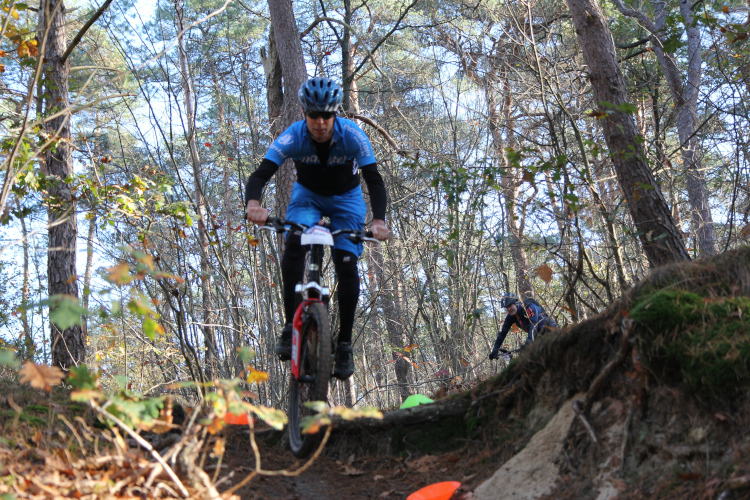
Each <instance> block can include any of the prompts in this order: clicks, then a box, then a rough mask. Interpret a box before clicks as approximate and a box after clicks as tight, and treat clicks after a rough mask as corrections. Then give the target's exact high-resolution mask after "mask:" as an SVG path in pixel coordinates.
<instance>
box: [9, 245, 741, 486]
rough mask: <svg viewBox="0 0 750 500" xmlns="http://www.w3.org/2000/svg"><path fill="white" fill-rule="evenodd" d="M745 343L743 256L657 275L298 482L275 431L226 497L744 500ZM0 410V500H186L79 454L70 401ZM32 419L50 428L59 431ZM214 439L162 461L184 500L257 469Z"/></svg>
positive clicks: (338, 431)
mask: <svg viewBox="0 0 750 500" xmlns="http://www.w3.org/2000/svg"><path fill="white" fill-rule="evenodd" d="M748 332H750V248H744V249H741V250H737V251H733V252H728V253H726V254H723V255H720V256H717V257H715V258H713V259H710V260H704V261H696V262H692V263H688V264H681V265H673V266H667V267H664V268H660V269H658V270H657V271H656V272H655V273H652V275H651V276H649V278H648V279H646V280H644V281H643V282H641V283H639V284H638V285H636V286H635V287H634V288H633V289H631V290H630V291H628V292H627V293H626V294H625V295H624V296H623V297H622V298H621V299H620V300H618V301H617V302H615V303H614V304H612V305H611V306H610V307H609V308H607V309H606V310H604V311H602V312H601V313H600V314H599V315H598V316H596V317H594V318H591V319H589V320H587V321H585V322H582V323H580V324H578V325H574V326H572V327H570V328H567V329H564V330H560V331H557V332H553V333H550V334H548V335H546V336H545V337H542V338H541V339H539V340H537V341H536V342H535V343H534V344H532V345H531V346H530V347H529V348H527V349H525V350H524V352H523V353H522V355H521V356H520V357H519V358H517V359H516V360H514V361H513V362H512V363H511V364H510V365H509V366H508V367H507V368H506V369H505V370H504V371H503V372H501V374H500V375H498V376H496V377H492V378H489V379H487V380H484V381H482V382H480V383H479V384H477V385H476V386H475V387H473V388H471V389H470V390H468V391H466V392H464V393H460V394H454V395H451V396H448V397H445V398H443V399H438V400H437V401H435V402H434V403H431V404H428V405H420V406H417V407H415V408H408V409H403V410H391V411H384V418H383V419H382V420H373V419H358V420H354V421H352V422H347V423H339V422H336V423H335V425H334V428H333V431H332V433H331V438H330V441H329V442H328V443H327V445H326V446H325V448H324V449H323V451H322V453H321V455H320V456H319V457H317V459H316V460H315V461H314V462H313V463H312V465H311V466H310V467H309V468H308V469H307V470H305V471H304V472H302V473H300V474H298V475H297V476H294V477H290V474H289V473H290V472H293V471H296V470H299V469H300V468H301V467H303V465H304V462H302V461H299V460H297V459H295V458H294V457H293V456H292V454H291V453H290V452H289V451H288V449H287V447H286V446H285V444H284V439H283V433H282V432H280V431H274V430H270V429H268V428H267V429H262V428H259V429H258V432H257V434H256V438H257V439H256V442H257V449H258V454H259V456H260V465H261V469H262V470H264V471H272V472H271V473H270V475H256V476H255V477H253V478H252V479H251V480H249V481H248V482H247V483H246V484H245V485H244V486H243V487H241V488H239V489H237V491H235V492H234V494H235V495H236V496H235V497H234V498H240V499H243V500H244V499H271V498H274V499H276V498H279V499H292V500H293V499H302V500H308V499H309V500H316V499H380V498H383V499H405V498H407V497H408V496H409V495H410V494H411V493H413V492H415V491H417V490H419V489H420V488H423V487H425V486H427V485H430V484H432V483H436V482H442V481H458V482H460V483H461V487H460V488H459V489H458V490H457V491H456V493H455V494H454V495H453V499H452V500H459V499H460V500H469V499H476V500H480V499H481V500H486V499H494V498H512V499H548V500H551V499H569V498H570V499H573V498H575V499H597V500H606V499H610V498H617V499H620V500H630V499H632V500H635V499H651V498H654V499H655V498H658V499H666V500H673V499H674V500H677V499H684V498H701V499H703V498H705V499H721V500H734V499H744V498H750V465H749V464H750V390H749V389H750V336H749V335H748ZM0 394H2V395H0V398H1V399H0V402H3V403H5V402H7V403H8V405H10V406H11V407H12V408H13V409H12V410H9V411H5V412H3V413H2V417H3V418H2V422H0V423H2V424H3V436H2V439H0V476H2V477H6V478H9V479H7V480H6V482H0V494H6V493H7V494H12V495H13V496H10V497H7V498H19V499H20V498H34V499H36V498H48V497H50V495H52V493H55V494H54V495H52V496H56V497H60V498H91V499H94V498H96V499H99V498H113V499H114V498H123V495H124V493H127V494H126V495H124V496H127V495H130V496H134V495H135V496H141V497H146V498H178V497H180V498H184V497H185V496H184V495H183V496H181V495H178V494H177V490H178V489H179V488H178V483H175V482H173V481H172V482H170V478H168V477H167V476H166V475H162V476H159V480H158V481H156V482H154V481H153V479H147V478H152V477H153V478H156V477H157V476H153V475H152V472H151V471H152V470H155V471H157V472H158V471H159V470H160V469H158V467H157V468H154V467H155V464H154V463H153V460H151V457H149V455H148V453H146V452H144V451H143V450H139V449H137V446H133V445H128V444H127V443H124V442H123V441H122V440H121V439H120V438H117V437H116V436H115V437H112V436H110V437H108V438H106V439H104V438H103V439H101V440H99V441H97V439H94V438H93V437H92V436H93V434H94V432H95V430H94V429H93V428H92V427H91V426H90V423H93V420H92V419H91V414H89V415H88V416H87V419H88V420H89V423H86V419H84V418H81V417H80V415H84V416H86V415H85V414H80V413H79V414H75V413H74V409H73V407H72V405H71V406H69V407H68V408H67V409H66V407H65V404H66V403H65V401H64V399H65V398H67V402H68V404H69V403H70V394H69V393H68V394H64V393H63V391H58V392H56V391H53V392H52V393H50V394H48V393H46V392H44V391H40V390H30V389H25V390H24V389H23V387H19V386H17V385H16V386H6V387H4V388H3V389H2V392H0ZM79 407H80V405H79ZM84 409H85V407H84ZM31 412H38V413H39V414H42V415H44V414H48V415H50V416H53V417H56V416H57V415H56V414H58V413H60V412H67V413H66V415H65V416H66V419H67V422H65V424H66V425H65V426H63V425H62V423H61V422H60V421H58V419H56V418H40V417H33V415H31ZM23 415H26V417H24V418H20V417H21V416H23ZM60 420H63V419H60ZM53 423H55V424H56V427H52V424H53ZM74 424H75V425H74ZM40 426H41V427H40ZM74 429H75V432H73V434H72V435H71V434H70V432H68V431H69V430H70V431H72V430H74ZM218 429H219V430H218V432H216V429H214V431H213V432H215V434H207V433H206V432H204V431H200V430H199V431H198V434H193V435H194V436H199V435H200V436H204V437H205V438H208V439H207V440H206V441H205V444H204V446H203V448H202V450H201V452H200V453H199V454H198V453H194V454H192V455H190V456H191V457H192V462H191V463H192V464H200V466H201V467H203V470H204V471H205V472H201V471H199V470H197V469H196V468H195V466H191V465H190V464H188V465H187V466H185V465H184V464H183V465H182V467H183V469H182V470H181V469H180V467H179V466H180V460H178V467H177V469H176V470H177V472H178V475H180V477H181V479H182V481H183V482H185V485H187V487H188V488H190V489H189V491H187V493H189V495H190V498H208V497H207V496H206V492H205V491H203V490H202V489H201V487H202V486H201V483H200V481H198V482H196V480H195V479H196V474H197V475H198V476H202V477H203V478H204V483H202V484H203V485H205V484H206V483H205V480H210V481H213V482H214V483H213V484H215V487H214V488H215V489H214V491H216V492H218V493H222V492H227V491H228V490H229V489H230V488H231V487H232V486H233V485H237V484H238V483H240V482H241V481H242V480H243V479H244V478H246V477H247V476H248V475H249V474H251V473H253V471H254V470H255V468H256V466H257V464H256V460H255V455H254V453H253V448H252V446H251V440H250V434H249V431H248V429H247V428H246V427H241V426H227V427H224V428H223V429H221V428H218ZM201 432H202V434H201ZM102 436H103V434H102ZM61 438H62V440H61ZM107 440H109V442H110V443H112V444H114V445H116V446H114V448H112V447H110V449H106V448H105V447H104V444H105V443H106V441H107ZM86 441H88V442H89V443H91V444H88V445H87V444H86ZM181 442H184V438H183V440H182V441H181ZM186 444H187V445H189V444H190V442H187V443H186ZM78 445H80V446H81V448H78ZM185 448H187V446H186V447H185ZM86 449H88V452H87V453H84V454H83V455H82V456H77V454H78V453H79V452H78V451H77V450H84V451H85V450H86ZM108 454H109V455H108ZM191 467H192V468H191ZM217 467H220V470H219V471H218V473H217V470H216V469H217ZM186 470H187V471H191V470H192V472H189V473H187V474H186V473H185V471H186ZM279 471H286V475H283V474H284V473H283V472H279ZM185 485H182V486H183V487H184V486H185ZM149 488H150V489H149ZM167 493H169V494H167ZM170 495H172V496H170ZM225 497H226V498H229V496H225Z"/></svg>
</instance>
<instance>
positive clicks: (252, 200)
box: [245, 158, 279, 224]
mask: <svg viewBox="0 0 750 500" xmlns="http://www.w3.org/2000/svg"><path fill="white" fill-rule="evenodd" d="M278 169H279V165H278V164H276V163H274V162H272V161H271V160H269V159H268V158H264V159H263V161H261V162H260V165H259V166H258V168H257V169H255V172H253V173H252V174H251V175H250V177H248V179H247V184H245V211H246V215H247V220H249V221H250V222H254V223H256V224H262V223H264V222H265V221H266V218H267V217H268V210H266V209H265V208H263V207H261V206H260V202H259V201H258V200H260V195H261V193H262V192H263V187H264V186H265V185H266V183H267V182H268V180H269V179H270V178H271V177H273V174H275V173H276V171H277V170H278Z"/></svg>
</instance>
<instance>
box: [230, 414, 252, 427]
mask: <svg viewBox="0 0 750 500" xmlns="http://www.w3.org/2000/svg"><path fill="white" fill-rule="evenodd" d="M224 422H226V423H228V424H233V425H247V424H249V423H250V422H249V421H248V420H247V413H243V414H242V415H235V414H234V413H227V414H226V415H224Z"/></svg>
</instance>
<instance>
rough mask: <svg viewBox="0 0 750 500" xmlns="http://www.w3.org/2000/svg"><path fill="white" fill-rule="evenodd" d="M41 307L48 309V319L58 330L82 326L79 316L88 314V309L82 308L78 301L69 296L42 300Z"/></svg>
mask: <svg viewBox="0 0 750 500" xmlns="http://www.w3.org/2000/svg"><path fill="white" fill-rule="evenodd" d="M41 305H43V306H49V307H50V313H49V319H50V321H52V322H53V323H54V324H55V325H57V327H58V328H59V329H60V330H66V329H68V328H70V327H72V326H74V325H80V324H82V323H83V320H82V318H81V316H82V315H86V314H89V311H88V309H86V308H85V307H82V306H81V303H80V301H79V300H78V299H77V298H76V297H72V296H70V295H53V296H52V297H50V298H49V299H47V300H43V301H42V302H41Z"/></svg>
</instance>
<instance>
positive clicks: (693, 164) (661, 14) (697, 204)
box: [613, 0, 718, 255]
mask: <svg viewBox="0 0 750 500" xmlns="http://www.w3.org/2000/svg"><path fill="white" fill-rule="evenodd" d="M678 1H679V4H680V13H681V14H682V17H683V18H684V21H685V26H686V33H687V41H688V69H687V77H686V78H685V81H684V82H683V79H682V75H681V72H680V69H679V68H678V67H677V62H676V60H675V58H674V56H672V54H669V53H667V52H665V51H664V48H663V42H664V40H663V39H662V38H663V32H664V30H665V28H666V22H667V3H666V1H665V0H654V1H653V6H654V20H651V19H649V18H648V17H647V16H646V15H645V14H644V13H643V12H640V11H637V10H633V9H629V8H626V7H625V6H624V5H623V4H622V3H621V1H620V0H615V1H614V2H613V3H614V4H615V6H616V7H617V8H618V10H619V11H620V12H621V13H622V14H623V15H625V16H628V17H632V18H635V19H637V20H638V21H639V22H641V23H642V24H643V25H644V26H645V27H646V29H648V30H649V31H650V32H651V35H652V36H651V39H652V41H653V44H652V46H653V50H654V53H655V54H656V57H657V59H658V60H659V64H660V65H661V67H662V70H663V71H664V76H665V77H666V80H667V83H668V85H669V90H670V92H671V93H672V99H673V100H674V102H675V106H676V108H677V109H676V111H677V134H678V136H679V138H680V145H681V150H680V154H681V157H682V168H683V170H684V173H685V176H686V178H687V179H686V180H687V182H686V184H687V191H688V200H689V201H690V206H691V209H692V219H693V228H694V229H695V232H696V235H697V238H698V246H699V248H700V249H701V253H703V254H705V255H713V254H715V253H717V252H718V243H717V242H716V228H715V227H714V223H713V218H712V216H711V207H710V205H709V199H708V186H707V185H706V178H705V176H704V174H703V172H702V167H703V162H702V160H701V156H700V151H699V150H698V137H697V136H696V132H697V130H696V127H697V121H698V86H699V85H700V81H701V73H702V71H701V64H702V60H703V58H702V55H701V30H700V28H699V27H698V26H697V25H696V24H694V22H693V5H694V4H693V2H691V1H689V0H678Z"/></svg>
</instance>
